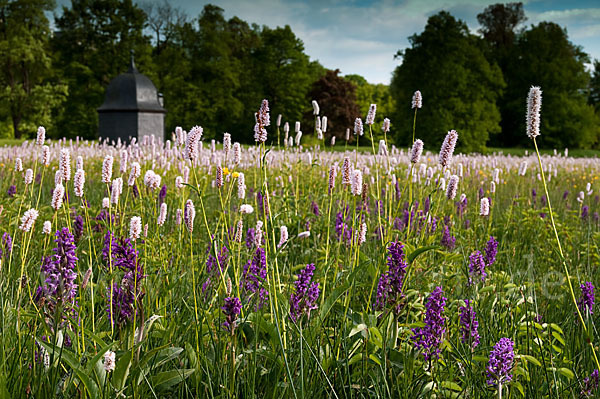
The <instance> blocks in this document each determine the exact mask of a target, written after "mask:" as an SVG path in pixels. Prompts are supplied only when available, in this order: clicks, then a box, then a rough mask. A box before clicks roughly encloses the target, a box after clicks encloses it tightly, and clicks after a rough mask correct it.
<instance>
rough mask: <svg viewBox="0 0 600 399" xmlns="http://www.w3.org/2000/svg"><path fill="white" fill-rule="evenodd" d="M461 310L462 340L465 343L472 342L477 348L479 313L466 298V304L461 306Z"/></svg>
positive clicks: (472, 345)
mask: <svg viewBox="0 0 600 399" xmlns="http://www.w3.org/2000/svg"><path fill="white" fill-rule="evenodd" d="M459 310H460V335H461V340H462V342H463V343H464V344H470V345H471V347H472V348H475V347H476V346H477V345H479V332H478V331H477V329H478V327H479V323H478V322H477V314H476V313H475V310H473V307H472V306H471V301H469V300H468V299H467V300H465V306H461V307H460V308H459Z"/></svg>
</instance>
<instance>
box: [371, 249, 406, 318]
mask: <svg viewBox="0 0 600 399" xmlns="http://www.w3.org/2000/svg"><path fill="white" fill-rule="evenodd" d="M387 265H388V270H387V271H386V272H385V273H383V274H382V275H381V277H379V283H378V284H377V296H376V298H375V306H374V307H375V309H377V310H382V309H384V308H385V307H386V306H393V310H394V312H395V313H396V314H398V313H399V311H400V308H401V305H400V303H399V302H400V299H402V297H403V294H402V285H403V284H404V276H405V275H406V267H407V266H408V265H407V264H406V261H405V260H404V245H402V244H401V243H400V242H393V243H391V244H390V246H389V247H388V257H387Z"/></svg>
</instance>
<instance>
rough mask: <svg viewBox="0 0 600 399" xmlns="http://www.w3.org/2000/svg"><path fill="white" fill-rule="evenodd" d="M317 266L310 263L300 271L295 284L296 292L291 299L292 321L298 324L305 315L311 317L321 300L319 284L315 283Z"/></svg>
mask: <svg viewBox="0 0 600 399" xmlns="http://www.w3.org/2000/svg"><path fill="white" fill-rule="evenodd" d="M314 272H315V264H314V263H310V264H308V265H306V267H305V268H304V269H302V270H301V271H300V274H299V275H298V280H296V281H295V282H294V285H295V286H296V292H294V293H293V294H292V296H291V297H290V319H292V321H293V322H294V323H296V322H297V321H298V320H299V319H300V318H301V317H302V315H303V314H306V315H307V316H308V317H310V311H311V310H314V309H316V308H317V305H316V301H317V299H318V298H319V293H320V290H319V283H317V282H313V281H312V277H313V274H314Z"/></svg>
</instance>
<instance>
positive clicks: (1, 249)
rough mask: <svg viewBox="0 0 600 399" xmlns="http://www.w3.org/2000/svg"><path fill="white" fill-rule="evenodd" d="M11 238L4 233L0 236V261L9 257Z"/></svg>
mask: <svg viewBox="0 0 600 399" xmlns="http://www.w3.org/2000/svg"><path fill="white" fill-rule="evenodd" d="M12 246H13V245H12V237H11V236H10V234H8V233H7V232H5V233H4V234H2V246H0V259H2V258H4V257H6V256H8V255H10V253H11V251H12Z"/></svg>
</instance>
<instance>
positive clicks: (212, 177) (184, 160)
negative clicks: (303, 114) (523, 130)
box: [0, 140, 600, 398]
mask: <svg viewBox="0 0 600 399" xmlns="http://www.w3.org/2000/svg"><path fill="white" fill-rule="evenodd" d="M191 143H192V144H190V141H189V140H188V143H187V147H188V148H187V149H186V148H185V147H186V144H183V141H182V142H181V143H177V142H176V143H175V145H173V146H169V147H163V146H162V145H160V144H155V145H153V144H152V143H140V144H139V145H135V146H130V147H122V148H115V147H112V146H108V145H94V146H90V145H89V144H87V143H83V142H82V143H81V145H76V144H69V142H67V143H66V145H65V146H62V145H61V144H59V143H56V142H55V143H53V144H51V145H50V146H49V147H48V149H47V150H44V149H43V148H42V147H39V146H37V145H35V144H34V143H30V144H29V145H27V146H20V147H13V148H0V161H1V163H2V165H4V166H2V167H0V174H1V175H2V180H1V183H0V192H1V193H2V194H1V195H0V209H1V211H0V220H1V221H2V226H3V231H2V232H0V233H5V235H4V237H3V240H2V244H1V245H0V247H1V250H2V252H1V253H2V255H1V260H0V262H1V263H0V278H1V279H2V282H3V283H2V285H1V287H0V295H1V305H2V307H1V308H0V316H1V320H0V326H1V328H2V330H1V331H2V334H1V338H0V340H1V342H2V348H1V353H0V356H1V357H0V370H1V371H0V392H1V393H2V396H6V397H15V398H16V397H36V398H45V397H81V398H83V397H93V398H109V397H118V396H119V395H123V396H125V397H138V398H142V397H179V398H186V397H219V398H223V397H244V398H250V397H261V398H262V397H293V398H301V397H311V396H312V397H329V398H342V397H348V398H359V397H397V398H423V397H426V398H430V397H436V398H487V397H496V396H499V395H502V396H503V397H505V398H508V397H510V398H520V397H531V398H534V397H535V398H541V397H556V398H558V397H560V398H563V397H564V398H573V397H585V395H586V394H587V392H588V391H589V393H590V395H594V394H595V386H597V385H594V381H595V380H594V378H595V377H594V376H593V375H592V376H591V377H590V375H591V374H592V372H593V371H594V370H595V369H597V368H598V365H597V363H596V360H595V356H596V353H595V352H596V351H597V349H596V347H597V344H598V342H597V338H595V337H593V336H592V338H590V340H591V341H589V342H591V343H592V345H590V344H589V343H588V339H587V338H586V336H587V334H589V333H591V332H594V331H595V329H596V321H597V320H598V314H599V313H600V312H597V311H596V310H597V309H596V306H595V303H594V295H593V291H592V292H591V293H590V287H591V285H597V283H598V273H597V267H598V262H599V260H600V248H599V242H600V232H599V224H598V223H599V215H598V212H600V205H599V197H598V195H597V193H599V190H600V185H599V182H598V163H597V161H596V160H594V159H592V158H574V157H571V156H570V157H569V158H565V157H563V156H557V157H554V156H553V155H551V154H552V153H551V154H550V155H544V156H543V159H542V162H543V164H544V170H545V173H546V174H545V180H546V183H547V189H548V195H546V193H545V185H544V183H543V181H542V180H541V174H540V171H539V167H538V164H537V162H538V161H537V158H536V157H535V156H534V155H531V151H530V152H529V154H530V155H529V156H528V157H514V156H511V157H507V156H503V155H498V154H497V153H496V154H495V155H486V156H479V155H474V156H470V155H455V156H454V158H453V159H452V161H451V163H449V164H448V165H447V166H446V167H442V166H440V164H439V163H438V156H437V154H436V155H429V156H427V157H421V159H420V160H419V161H418V162H416V163H414V164H412V163H411V162H410V154H406V151H405V152H404V154H403V155H401V154H400V153H399V152H398V151H397V150H394V151H389V153H388V154H385V152H384V153H383V155H382V156H378V157H374V156H373V154H371V153H369V152H368V151H361V152H359V153H358V154H357V153H355V152H352V151H351V150H350V149H349V150H348V151H347V152H343V151H334V152H331V151H317V152H315V151H308V150H300V149H298V148H296V147H291V148H288V149H286V150H285V151H275V150H273V151H270V152H268V153H267V154H266V155H264V148H263V147H262V146H248V147H244V148H242V150H241V151H240V153H238V154H236V151H234V150H233V149H231V150H230V151H228V152H225V151H224V150H223V149H222V147H220V148H218V149H216V150H215V151H214V152H213V151H212V150H211V149H210V144H209V143H204V146H203V149H202V150H200V151H198V152H194V151H193V148H195V147H194V144H193V141H192V142H191ZM432 147H434V148H425V150H432V151H437V150H438V148H439V147H440V145H439V144H436V145H435V146H433V145H432ZM190 148H192V150H190ZM336 149H337V148H336ZM44 151H48V154H49V156H48V157H47V161H45V160H44V156H43V152H44ZM190 151H191V152H190ZM512 152H513V151H512V150H511V153H512ZM505 154H506V152H505ZM67 155H68V157H67ZM511 155H518V154H511ZM570 155H573V154H570ZM79 157H81V159H78V158H79ZM190 157H191V158H193V161H190ZM17 158H18V160H17ZM111 160H114V164H112V166H111V167H109V164H110V163H111ZM29 170H30V171H29ZM332 170H333V172H332ZM82 171H84V172H82ZM82 175H85V183H84V184H83V185H82ZM410 176H413V177H410ZM453 176H456V177H453ZM65 177H68V178H67V179H65ZM346 177H349V180H350V183H351V184H346V183H347V180H346ZM359 179H361V180H362V182H359V181H358V180H359ZM588 183H589V187H586V186H587V185H588ZM455 184H456V190H455V191H454V190H453V189H452V188H448V186H451V187H452V186H453V185H455ZM62 190H65V191H66V195H63V191H62ZM580 192H582V193H581V194H580ZM482 199H483V200H482ZM486 201H487V204H488V205H489V214H488V215H485V213H486V212H484V211H483V213H484V215H482V209H483V208H485V206H484V205H485V204H483V205H482V203H484V202H486ZM549 204H552V212H553V213H552V216H553V217H554V220H553V221H552V220H551V219H550V212H551V211H550V208H549ZM249 207H252V211H251V212H250V210H249ZM36 215H37V217H34V216H36ZM29 223H31V224H32V225H31V226H30V225H29ZM553 225H555V226H556V232H557V234H555V232H554V228H553ZM557 239H558V240H559V241H560V247H559V246H558V241H557ZM563 259H564V263H563ZM567 272H568V273H569V274H568V275H567ZM569 283H570V285H569ZM580 286H582V287H583V288H581V287H580ZM571 288H572V289H571ZM575 303H578V304H579V306H576V305H575ZM578 309H579V313H578V312H577V310H578ZM580 316H581V317H580ZM582 321H583V323H582Z"/></svg>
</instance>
